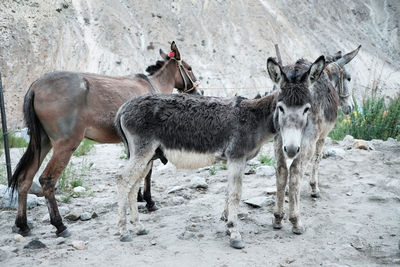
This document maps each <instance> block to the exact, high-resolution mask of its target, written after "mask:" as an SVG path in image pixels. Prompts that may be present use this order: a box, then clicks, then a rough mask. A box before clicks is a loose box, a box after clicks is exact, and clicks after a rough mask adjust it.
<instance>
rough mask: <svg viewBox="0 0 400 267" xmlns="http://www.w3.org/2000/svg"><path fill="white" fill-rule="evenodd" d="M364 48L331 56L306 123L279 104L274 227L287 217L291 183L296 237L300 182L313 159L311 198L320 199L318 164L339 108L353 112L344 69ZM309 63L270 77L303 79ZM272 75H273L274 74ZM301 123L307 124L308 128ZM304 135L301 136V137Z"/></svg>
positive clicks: (314, 89) (296, 112)
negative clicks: (287, 195) (287, 199)
mask: <svg viewBox="0 0 400 267" xmlns="http://www.w3.org/2000/svg"><path fill="white" fill-rule="evenodd" d="M360 48H361V46H359V47H358V48H357V49H355V50H354V51H352V52H350V53H348V54H346V55H344V56H343V57H342V56H341V53H340V52H338V53H337V54H336V55H335V56H333V57H328V59H329V60H330V61H331V63H330V64H329V65H328V66H327V67H326V68H325V71H324V72H323V73H322V75H321V77H320V78H319V79H318V81H317V82H316V83H315V85H314V86H313V87H311V88H310V97H311V98H310V99H309V104H310V107H311V110H310V112H308V116H307V119H308V120H307V121H305V120H304V116H303V115H302V114H301V113H299V110H294V109H293V108H292V107H288V106H287V105H285V103H278V112H279V115H278V125H279V127H281V130H280V132H279V133H278V134H277V135H276V136H275V141H274V147H275V157H276V160H277V168H276V185H277V193H276V206H275V211H274V217H275V218H274V222H273V227H274V228H275V229H281V228H282V219H283V217H284V212H283V204H284V198H285V188H286V185H287V183H288V182H289V220H290V222H291V223H292V225H293V228H292V231H293V233H295V234H302V233H303V232H304V227H303V225H302V224H301V221H300V211H299V209H300V207H299V205H300V181H301V179H302V177H303V176H304V171H305V168H306V167H307V165H308V163H309V161H310V160H311V158H313V157H314V159H313V169H312V178H311V182H310V185H311V188H312V192H311V196H313V197H318V196H319V188H318V164H319V162H320V160H321V152H322V148H323V145H324V142H325V138H326V136H327V135H328V133H329V132H330V131H331V129H332V128H333V126H334V125H335V122H336V118H337V110H338V107H339V106H341V107H342V110H343V112H344V113H345V114H349V113H350V112H351V111H352V110H353V107H354V105H353V98H352V88H351V86H350V84H349V83H350V79H351V78H350V73H348V72H347V71H345V70H344V65H345V64H347V63H349V62H350V61H351V60H352V59H353V58H354V57H355V56H356V55H357V53H358V51H359V49H360ZM310 66H313V65H312V64H311V63H310V62H308V61H306V60H304V59H300V60H298V61H297V62H296V63H295V64H294V65H290V66H285V67H283V70H284V72H285V73H286V76H285V75H282V74H281V73H279V70H278V73H276V71H275V70H274V69H268V71H269V72H270V75H272V76H274V75H275V76H277V77H278V78H277V82H279V81H280V80H286V79H288V77H287V75H289V77H290V79H302V77H303V76H304V75H305V74H307V72H308V71H309V68H310ZM271 73H272V74H271ZM302 123H306V125H305V126H303V125H302ZM300 132H302V134H300Z"/></svg>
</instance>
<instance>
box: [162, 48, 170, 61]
mask: <svg viewBox="0 0 400 267" xmlns="http://www.w3.org/2000/svg"><path fill="white" fill-rule="evenodd" d="M160 56H161V57H162V58H163V59H164V60H167V58H168V55H167V54H165V53H164V51H163V50H162V49H161V48H160Z"/></svg>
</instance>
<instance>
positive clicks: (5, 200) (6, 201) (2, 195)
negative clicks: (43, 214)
mask: <svg viewBox="0 0 400 267" xmlns="http://www.w3.org/2000/svg"><path fill="white" fill-rule="evenodd" d="M11 196H12V194H11V188H9V187H7V186H5V185H0V208H10V209H16V208H17V206H18V192H17V191H15V192H14V196H13V197H11ZM41 202H42V201H41V199H40V198H38V197H37V196H35V195H32V194H28V201H27V207H28V208H32V207H36V206H39V205H41V204H42V203H41Z"/></svg>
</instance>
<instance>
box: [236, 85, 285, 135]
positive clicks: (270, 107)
mask: <svg viewBox="0 0 400 267" xmlns="http://www.w3.org/2000/svg"><path fill="white" fill-rule="evenodd" d="M277 96H278V92H277V91H275V92H273V93H271V94H269V95H267V96H264V97H262V98H259V99H246V100H243V101H242V103H243V106H244V107H245V108H247V109H249V110H250V111H251V112H253V113H254V114H255V116H256V118H257V123H258V125H259V127H260V128H261V129H262V130H263V134H265V135H266V136H270V135H271V134H275V133H276V129H275V126H274V112H275V107H276V99H277Z"/></svg>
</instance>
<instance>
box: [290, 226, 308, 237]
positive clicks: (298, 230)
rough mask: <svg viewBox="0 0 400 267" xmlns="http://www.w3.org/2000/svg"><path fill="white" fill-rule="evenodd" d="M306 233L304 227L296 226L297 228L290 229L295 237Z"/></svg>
mask: <svg viewBox="0 0 400 267" xmlns="http://www.w3.org/2000/svg"><path fill="white" fill-rule="evenodd" d="M305 231H306V229H305V227H304V226H298V227H294V226H293V228H292V232H293V233H294V234H296V235H301V234H303V233H304V232H305Z"/></svg>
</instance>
